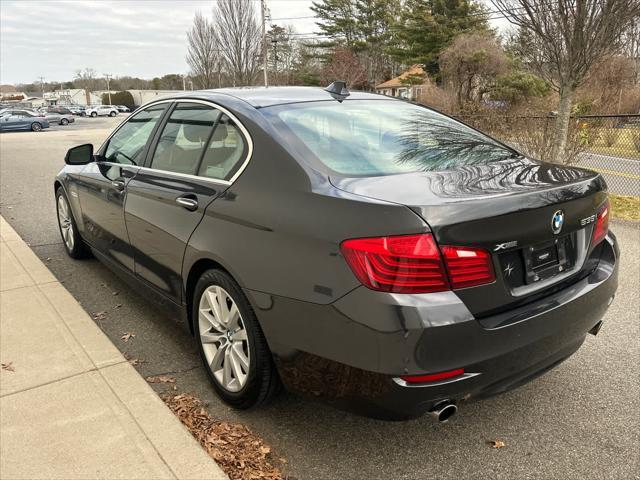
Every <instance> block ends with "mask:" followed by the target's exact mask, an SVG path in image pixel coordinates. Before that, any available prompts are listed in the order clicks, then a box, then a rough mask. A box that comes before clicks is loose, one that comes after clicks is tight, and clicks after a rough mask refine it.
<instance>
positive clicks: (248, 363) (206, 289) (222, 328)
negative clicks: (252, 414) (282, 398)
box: [192, 270, 280, 409]
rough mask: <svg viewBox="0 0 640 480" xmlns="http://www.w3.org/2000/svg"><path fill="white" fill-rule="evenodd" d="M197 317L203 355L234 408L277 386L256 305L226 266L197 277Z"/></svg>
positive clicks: (214, 380)
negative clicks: (250, 301)
mask: <svg viewBox="0 0 640 480" xmlns="http://www.w3.org/2000/svg"><path fill="white" fill-rule="evenodd" d="M192 321H193V325H194V331H195V334H196V339H197V340H198V346H199V350H200V356H201V358H202V361H203V363H204V365H205V369H206V371H207V374H208V375H209V379H210V380H211V383H212V385H213V388H214V389H215V391H216V393H217V394H218V395H219V396H220V398H222V400H224V401H225V402H226V403H228V404H229V405H231V406H233V407H235V408H241V409H246V408H251V407H254V406H257V405H260V404H262V403H265V402H267V401H269V400H270V399H271V398H273V396H274V395H275V394H276V393H277V392H278V390H279V386H280V379H279V378H278V373H277V371H276V369H275V366H274V363H273V358H272V357H271V352H270V350H269V347H268V346H267V342H266V340H265V338H264V334H263V333H262V330H261V329H260V325H259V324H258V320H257V319H256V316H255V313H254V312H253V309H252V308H251V306H250V305H249V302H248V301H247V299H246V297H245V296H244V294H243V293H242V290H241V289H240V286H239V285H238V284H237V283H236V282H235V281H234V280H233V279H232V278H231V277H230V276H229V275H228V274H227V273H225V272H223V271H221V270H208V271H206V272H205V273H204V274H203V275H202V276H201V277H200V279H199V280H198V283H197V284H196V288H195V294H194V297H193V308H192Z"/></svg>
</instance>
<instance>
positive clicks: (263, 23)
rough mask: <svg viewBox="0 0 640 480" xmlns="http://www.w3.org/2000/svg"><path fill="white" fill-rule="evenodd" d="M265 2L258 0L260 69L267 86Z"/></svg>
mask: <svg viewBox="0 0 640 480" xmlns="http://www.w3.org/2000/svg"><path fill="white" fill-rule="evenodd" d="M266 10H267V4H266V3H265V0H260V13H261V14H262V71H263V72H264V86H265V87H268V86H269V79H268V78H267V16H266Z"/></svg>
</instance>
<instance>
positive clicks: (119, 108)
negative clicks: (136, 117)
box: [116, 105, 131, 113]
mask: <svg viewBox="0 0 640 480" xmlns="http://www.w3.org/2000/svg"><path fill="white" fill-rule="evenodd" d="M116 108H117V109H118V111H119V112H123V113H126V112H130V111H131V109H130V108H129V107H127V106H126V105H116Z"/></svg>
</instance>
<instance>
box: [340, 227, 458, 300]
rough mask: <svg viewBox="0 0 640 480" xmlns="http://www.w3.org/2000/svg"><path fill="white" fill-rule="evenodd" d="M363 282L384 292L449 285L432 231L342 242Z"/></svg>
mask: <svg viewBox="0 0 640 480" xmlns="http://www.w3.org/2000/svg"><path fill="white" fill-rule="evenodd" d="M340 248H341V249H342V253H343V255H344V257H345V259H346V260H347V263H348V264H349V266H350V267H351V270H353V273H354V274H355V276H356V277H357V278H358V280H360V282H362V284H363V285H365V286H367V287H369V288H371V289H373V290H379V291H382V292H393V293H428V292H441V291H443V290H448V289H449V282H448V281H447V276H446V273H445V271H444V266H443V265H442V261H441V258H440V252H439V251H438V246H437V245H436V242H435V241H434V240H433V237H432V236H431V234H428V233H425V234H420V235H401V236H394V237H375V238H355V239H352V240H345V241H344V242H342V245H341V246H340Z"/></svg>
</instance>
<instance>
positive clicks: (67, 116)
mask: <svg viewBox="0 0 640 480" xmlns="http://www.w3.org/2000/svg"><path fill="white" fill-rule="evenodd" d="M65 110H67V111H69V110H68V109H66V108H65ZM42 115H43V116H44V117H46V119H47V120H48V121H49V123H55V124H58V125H63V126H64V125H69V124H70V123H73V122H75V121H76V119H75V118H74V117H73V114H72V113H71V112H69V113H59V112H56V111H47V112H45V113H43V114H42Z"/></svg>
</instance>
